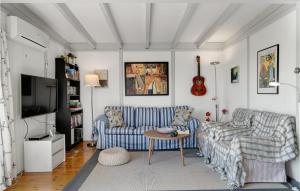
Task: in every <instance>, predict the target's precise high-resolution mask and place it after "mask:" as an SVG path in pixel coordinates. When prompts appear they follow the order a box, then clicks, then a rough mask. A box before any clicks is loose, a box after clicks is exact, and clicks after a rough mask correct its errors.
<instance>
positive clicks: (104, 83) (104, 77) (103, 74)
mask: <svg viewBox="0 0 300 191" xmlns="http://www.w3.org/2000/svg"><path fill="white" fill-rule="evenodd" d="M95 74H97V75H98V78H99V84H100V87H101V88H107V87H108V70H102V69H101V70H95Z"/></svg>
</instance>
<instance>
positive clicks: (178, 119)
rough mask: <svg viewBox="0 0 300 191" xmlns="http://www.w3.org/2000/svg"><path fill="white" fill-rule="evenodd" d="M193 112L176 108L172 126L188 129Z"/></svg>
mask: <svg viewBox="0 0 300 191" xmlns="http://www.w3.org/2000/svg"><path fill="white" fill-rule="evenodd" d="M192 111H193V110H192V108H176V109H175V116H174V119H173V122H172V125H173V126H183V127H187V126H188V122H189V119H190V117H191V114H192Z"/></svg>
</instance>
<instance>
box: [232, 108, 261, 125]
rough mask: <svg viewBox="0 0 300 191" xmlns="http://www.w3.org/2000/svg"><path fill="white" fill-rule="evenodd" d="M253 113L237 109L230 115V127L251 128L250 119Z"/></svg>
mask: <svg viewBox="0 0 300 191" xmlns="http://www.w3.org/2000/svg"><path fill="white" fill-rule="evenodd" d="M254 113H255V111H254V110H250V109H244V108H237V109H235V110H234V112H233V114H232V125H233V126H235V127H240V128H249V127H251V122H252V117H253V115H254Z"/></svg>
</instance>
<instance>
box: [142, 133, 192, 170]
mask: <svg viewBox="0 0 300 191" xmlns="http://www.w3.org/2000/svg"><path fill="white" fill-rule="evenodd" d="M144 135H145V136H146V137H148V138H149V151H148V152H149V153H148V162H149V164H150V163H151V156H152V154H153V145H154V141H155V140H166V141H169V140H178V141H179V148H180V158H181V161H182V164H183V166H185V164H184V156H183V148H182V140H184V139H185V138H187V137H189V136H190V134H178V135H177V136H176V137H171V136H170V134H164V133H159V132H157V131H156V130H150V131H145V132H144Z"/></svg>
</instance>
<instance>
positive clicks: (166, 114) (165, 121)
mask: <svg viewBox="0 0 300 191" xmlns="http://www.w3.org/2000/svg"><path fill="white" fill-rule="evenodd" d="M176 108H182V109H188V108H189V107H188V106H176V107H162V108H160V109H159V117H160V127H166V126H170V125H171V123H172V121H173V119H174V116H175V109H176Z"/></svg>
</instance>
